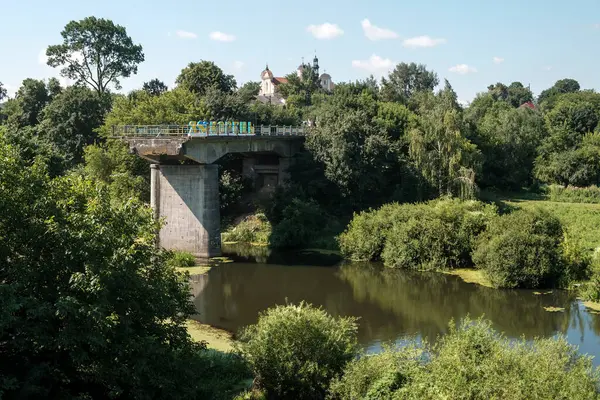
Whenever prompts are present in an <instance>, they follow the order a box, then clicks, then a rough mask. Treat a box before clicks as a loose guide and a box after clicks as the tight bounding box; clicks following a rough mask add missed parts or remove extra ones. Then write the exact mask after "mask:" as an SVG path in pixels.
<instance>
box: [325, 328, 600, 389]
mask: <svg viewBox="0 0 600 400" xmlns="http://www.w3.org/2000/svg"><path fill="white" fill-rule="evenodd" d="M599 379H600V374H599V372H598V369H596V368H594V367H593V364H592V358H591V357H590V356H582V355H580V354H579V353H578V352H577V348H576V347H575V346H572V345H570V344H568V343H567V341H566V340H565V339H564V338H549V339H536V340H534V341H526V340H524V339H523V340H516V341H515V340H509V339H507V338H505V337H504V336H503V335H501V334H498V333H496V332H495V331H494V330H492V329H491V324H490V322H487V321H484V320H481V319H479V320H477V321H471V320H470V319H468V318H465V319H464V320H462V321H461V323H460V324H459V326H458V327H457V326H455V325H454V324H453V323H451V324H450V329H449V332H448V333H447V334H446V335H445V336H442V337H441V338H439V339H438V341H437V343H436V344H435V345H433V346H429V345H427V344H423V345H417V344H416V343H415V342H412V345H410V346H408V348H402V349H398V350H392V349H387V350H386V351H384V352H383V353H380V354H377V355H373V356H368V357H363V358H360V359H358V360H356V361H353V362H351V363H350V364H348V367H347V368H346V369H345V371H344V375H343V377H342V378H341V379H336V380H334V381H333V382H332V384H331V387H330V392H329V397H330V398H331V399H335V400H350V399H352V400H353V399H388V398H394V399H407V400H408V399H414V400H417V399H419V400H421V399H432V400H433V399H471V400H487V399H506V400H521V399H523V400H525V399H582V400H583V399H597V398H598V393H599V388H598V382H599Z"/></svg>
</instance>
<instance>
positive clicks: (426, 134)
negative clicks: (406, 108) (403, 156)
mask: <svg viewBox="0 0 600 400" xmlns="http://www.w3.org/2000/svg"><path fill="white" fill-rule="evenodd" d="M430 99H431V102H430V104H429V107H428V110H427V111H422V112H421V118H420V121H419V124H418V125H417V126H416V127H415V128H413V129H412V130H411V131H410V132H409V140H410V148H409V155H410V157H411V159H412V160H414V162H415V165H416V166H417V168H418V169H419V170H420V171H421V173H422V174H423V176H424V177H425V178H426V179H427V180H428V181H429V182H430V184H431V185H432V186H433V187H435V188H436V189H437V192H438V195H440V196H443V195H454V196H460V197H462V198H468V197H472V196H473V194H474V190H475V188H476V185H475V174H476V172H477V171H478V170H479V166H480V158H481V153H480V152H479V150H478V149H477V146H475V145H474V144H472V143H471V142H470V141H469V140H468V139H467V138H466V137H465V135H464V133H463V130H464V127H463V121H462V111H461V109H460V106H458V102H457V100H456V93H454V90H453V89H452V87H451V86H450V84H449V83H448V81H446V85H445V88H444V89H443V90H442V91H440V92H439V93H438V94H436V95H435V96H433V95H430Z"/></svg>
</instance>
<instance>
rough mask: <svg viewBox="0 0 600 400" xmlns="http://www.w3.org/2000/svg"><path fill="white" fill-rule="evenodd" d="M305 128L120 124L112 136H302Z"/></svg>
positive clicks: (114, 127)
mask: <svg viewBox="0 0 600 400" xmlns="http://www.w3.org/2000/svg"><path fill="white" fill-rule="evenodd" d="M306 133H307V130H306V128H304V127H296V126H263V125H261V126H256V127H255V126H240V125H235V124H223V125H191V124H190V125H121V126H113V127H112V136H113V137H140V138H141V137H220V136H223V137H238V136H239V137H249V136H304V135H305V134H306Z"/></svg>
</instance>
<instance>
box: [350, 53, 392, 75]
mask: <svg viewBox="0 0 600 400" xmlns="http://www.w3.org/2000/svg"><path fill="white" fill-rule="evenodd" d="M394 64H395V63H394V62H393V61H392V60H390V59H389V58H381V57H379V56H378V55H375V54H373V55H372V56H371V57H369V59H368V60H354V61H352V66H353V67H354V68H358V69H363V70H365V71H368V72H370V73H372V74H374V75H377V74H383V73H385V72H387V71H389V70H390V69H392V68H393V67H394Z"/></svg>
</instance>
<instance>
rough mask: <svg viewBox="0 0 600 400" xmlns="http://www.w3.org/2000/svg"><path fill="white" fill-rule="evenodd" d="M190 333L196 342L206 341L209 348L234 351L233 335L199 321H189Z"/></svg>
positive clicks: (187, 324)
mask: <svg viewBox="0 0 600 400" xmlns="http://www.w3.org/2000/svg"><path fill="white" fill-rule="evenodd" d="M186 326H187V330H188V333H189V334H190V336H191V337H192V339H193V340H194V341H196V342H201V341H206V342H207V343H208V345H207V346H208V348H210V349H215V350H220V351H230V350H232V349H233V338H232V334H231V333H229V332H227V331H225V330H222V329H218V328H215V327H212V326H210V325H206V324H201V323H200V322H198V321H194V320H191V319H190V320H188V321H187V323H186Z"/></svg>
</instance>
